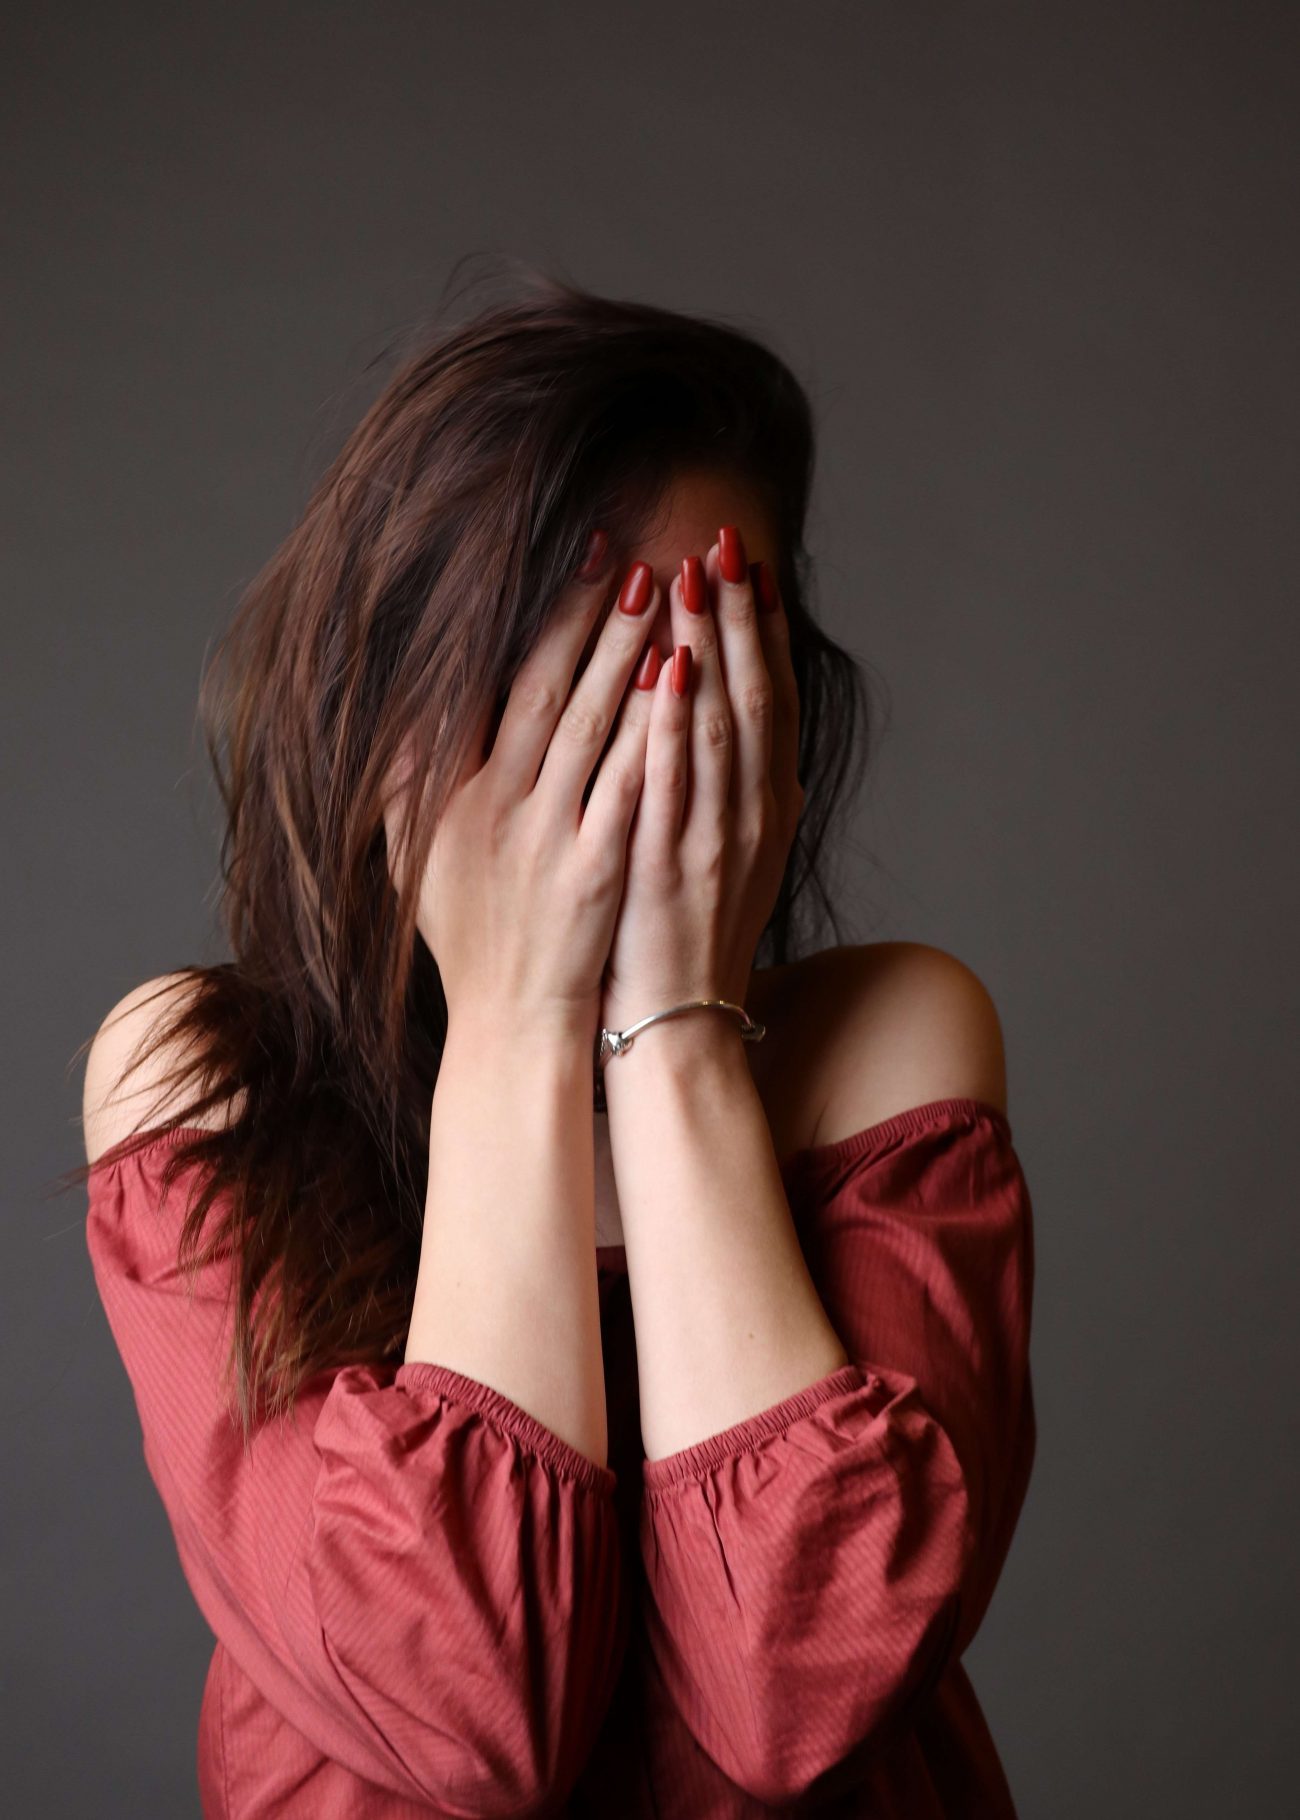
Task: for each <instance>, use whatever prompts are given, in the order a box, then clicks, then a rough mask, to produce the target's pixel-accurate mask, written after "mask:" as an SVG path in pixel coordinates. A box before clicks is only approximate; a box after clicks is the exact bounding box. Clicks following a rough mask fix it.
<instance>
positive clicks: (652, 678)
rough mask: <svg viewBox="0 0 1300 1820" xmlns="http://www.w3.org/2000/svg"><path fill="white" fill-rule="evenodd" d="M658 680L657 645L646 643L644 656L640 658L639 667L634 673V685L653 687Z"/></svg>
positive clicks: (643, 687) (641, 687) (644, 687)
mask: <svg viewBox="0 0 1300 1820" xmlns="http://www.w3.org/2000/svg"><path fill="white" fill-rule="evenodd" d="M658 680H659V647H658V645H654V644H651V645H647V646H646V648H645V656H644V657H643V658H642V659H641V667H640V669H639V670H638V671H637V673H636V686H637V688H638V689H653V688H654V686H655V684H656V683H657V682H658Z"/></svg>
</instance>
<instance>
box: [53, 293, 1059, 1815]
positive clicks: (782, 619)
mask: <svg viewBox="0 0 1300 1820" xmlns="http://www.w3.org/2000/svg"><path fill="white" fill-rule="evenodd" d="M811 470H812V430H811V420H810V414H809V410H808V405H807V401H806V399H805V397H804V394H803V393H802V391H801V390H800V388H799V386H798V384H797V383H796V381H795V380H794V378H793V377H792V375H791V374H790V372H789V370H788V369H787V368H786V367H785V366H784V365H783V364H782V363H781V362H780V361H779V360H778V359H777V358H775V356H774V355H773V354H771V353H770V352H769V351H767V350H766V349H764V348H763V347H761V346H760V345H759V344H758V343H757V342H756V341H754V340H753V339H752V338H750V337H748V336H746V335H743V334H741V333H738V332H737V331H735V330H734V329H732V328H729V327H726V326H723V325H720V324H717V323H711V322H706V321H700V320H696V319H692V318H688V317H685V316H681V315H677V314H674V313H671V312H668V311H664V310H659V309H654V308H649V307H645V306H639V305H632V304H626V303H619V302H612V301H609V300H605V299H600V298H597V297H592V296H589V295H586V294H584V293H582V292H579V291H577V290H575V289H573V288H571V287H568V286H564V285H559V284H552V283H550V282H542V283H538V284H536V285H534V286H533V287H532V289H531V290H530V291H528V292H526V293H525V294H524V295H523V296H521V297H520V298H518V299H517V300H515V301H513V302H509V303H507V304H504V305H499V306H497V307H494V308H491V309H488V310H485V311H484V312H483V313H481V314H480V315H478V316H476V317H474V318H473V319H472V320H469V321H468V322H466V323H462V324H461V325H460V326H459V327H457V328H454V329H452V330H449V331H447V332H446V333H444V334H443V335H442V337H441V338H440V339H439V340H437V341H436V342H434V343H433V344H432V345H430V346H428V347H426V348H424V349H422V350H420V351H419V352H418V353H417V354H416V355H415V356H414V357H413V358H411V359H409V360H408V361H407V363H406V364H405V365H404V367H403V369H402V370H401V371H400V372H399V373H398V374H397V376H396V377H395V378H394V379H393V380H392V381H391V383H390V384H389V385H388V386H387V388H386V389H385V390H384V392H383V395H382V396H381V397H380V398H379V399H378V401H377V402H376V403H375V404H374V406H373V407H372V409H371V410H370V411H369V413H368V414H367V415H366V417H365V418H364V420H363V422H362V423H361V424H360V426H359V427H358V428H357V430H356V431H355V432H354V434H353V435H352V436H351V438H350V439H349V440H348V442H347V444H346V446H345V447H344V448H343V450H342V452H341V453H340V454H339V456H338V457H337V459H336V460H335V462H334V463H333V465H332V467H331V468H330V470H329V472H328V473H327V475H326V476H325V479H324V480H323V482H322V483H321V485H320V486H319V488H318V489H317V491H316V493H315V495H314V497H313V498H312V500H311V501H310V503H309V505H308V507H307V510H306V513H305V515H304V517H303V519H302V522H301V523H300V524H299V526H298V527H297V529H296V530H295V531H294V533H293V534H292V536H291V537H290V538H289V539H288V541H287V542H286V543H285V544H284V546H283V548H282V549H281V550H280V551H279V552H278V554H277V555H276V556H275V558H274V559H273V560H272V562H271V563H270V564H269V566H268V567H267V569H266V570H265V572H264V573H263V574H262V575H261V576H259V577H258V578H257V580H256V582H255V583H254V584H253V586H252V587H251V589H250V590H249V592H248V595H247V597H246V599H245V601H244V603H243V605H242V607H241V610H240V613H239V614H238V615H237V617H236V621H235V624H234V626H233V627H232V629H231V633H230V635H229V637H228V639H227V641H226V644H225V646H224V647H223V650H222V652H221V653H220V656H221V660H222V661H221V662H220V663H219V664H217V665H214V668H213V671H212V672H211V673H210V675H209V677H208V678H207V679H205V683H204V696H203V704H202V705H203V710H204V713H205V716H206V718H207V722H208V726H209V739H210V743H211V749H212V751H213V756H214V762H215V763H216V765H217V769H218V775H219V777H220V779H221V787H222V792H223V798H224V801H225V805H226V810H227V815H228V825H227V829H226V836H225V841H224V844H223V877H224V882H225V893H226V897H225V902H226V924H227V929H228V933H229V938H230V944H231V948H232V953H233V958H232V960H231V961H230V962H228V963H226V964H224V965H220V966H211V967H193V968H189V969H186V970H184V971H183V972H178V973H173V974H167V975H163V976H160V978H159V979H157V980H154V981H151V982H149V983H148V985H146V986H145V987H142V988H140V989H138V990H137V991H136V992H133V993H131V994H129V995H128V996H127V998H125V999H124V1000H123V1001H122V1002H121V1004H120V1005H118V1006H117V1007H115V1009H114V1011H113V1013H111V1014H110V1016H109V1017H108V1018H107V1019H106V1020H105V1022H104V1024H103V1025H102V1027H101V1029H100V1030H99V1032H98V1034H97V1036H96V1037H95V1038H94V1040H93V1042H92V1044H91V1046H90V1052H89V1059H88V1063H87V1073H86V1090H85V1133H86V1148H87V1159H88V1161H87V1170H86V1174H87V1177H88V1181H89V1200H90V1214H89V1225H88V1242H89V1247H90V1252H91V1257H92V1260H93V1264H94V1269H95V1273H96V1280H97V1283H98V1286H99V1290H100V1293H101V1296H102V1298H103V1301H104V1305H105V1308H106V1312H107V1315H108V1319H109V1321H110V1323H111V1326H112V1330H113V1334H114V1337H115V1339H116V1341H117V1344H118V1346H119V1348H120V1351H121V1353H122V1356H123V1360H124V1362H125V1366H126V1369H127V1371H128V1373H129V1375H130V1378H131V1381H132V1384H133V1387H134V1390H135V1394H136V1400H137V1406H138V1409H139V1413H140V1418H141V1423H142V1428H143V1433H144V1440H145V1447H146V1458H147V1461H148V1464H149V1467H150V1471H151V1473H152V1475H153V1478H154V1481H155V1483H156V1485H157V1487H158V1490H159V1493H160V1495H161V1497H162V1499H163V1501H164V1504H165V1506H166V1509H167V1512H168V1515H169V1517H170V1519H171V1522H172V1525H173V1529H174V1532H175V1536H176V1541H177V1547H178V1551H179V1554H180V1559H181V1562H182V1565H183V1567H184V1570H185V1573H186V1576H187V1579H188V1581H189V1584H190V1586H191V1587H192V1589H193V1591H194V1594H195V1597H196V1600H197V1602H198V1604H199V1606H200V1608H201V1609H202V1611H203V1613H204V1615H205V1617H206V1618H207V1620H208V1622H209V1623H210V1625H211V1627H212V1629H213V1631H214V1633H215V1636H216V1648H215V1651H214V1653H213V1657H212V1665H211V1668H210V1671H209V1675H208V1680H207V1685H206V1688H205V1691H204V1698H203V1704H202V1711H201V1715H200V1736H199V1759H198V1770H199V1779H200V1785H201V1792H202V1798H203V1806H204V1812H205V1813H207V1814H216V1815H232V1816H241V1817H242V1816H253V1815H259V1814H269V1813H276V1814H289V1813H301V1814H303V1815H312V1816H316V1817H319V1816H329V1815H340V1816H341V1815H345V1814H346V1815H349V1816H356V1815H363V1814H365V1815H369V1814H374V1815H380V1814H382V1815H385V1816H390V1815H391V1816H397V1815H403V1816H404V1815H410V1816H415V1815H429V1814H455V1815H494V1814H495V1815H505V1814H511V1815H522V1814H531V1813H539V1814H540V1813H555V1814H569V1815H581V1814H609V1815H619V1816H622V1815H628V1816H633V1815H647V1816H648V1815H651V1814H671V1815H685V1816H695V1815H699V1816H708V1817H710V1820H712V1817H715V1816H716V1817H719V1820H720V1817H721V1816H732V1815H750V1814H759V1813H762V1812H764V1811H767V1809H768V1808H771V1807H776V1806H779V1805H781V1804H785V1803H789V1802H792V1801H794V1800H796V1799H798V1798H800V1797H806V1798H807V1803H808V1808H809V1810H810V1811H817V1812H824V1813H827V1814H835V1815H850V1814H852V1815H861V1814H882V1815H883V1814H890V1815H894V1814H905V1815H908V1816H909V1817H910V1820H924V1817H926V1816H931V1815H936V1816H937V1815H958V1814H960V1815H970V1814H973V1813H976V1812H978V1813H980V1814H982V1815H993V1814H999V1815H1002V1814H1010V1813H1012V1812H1013V1809H1012V1803H1011V1797H1010V1794H1009V1791H1008V1789H1007V1785H1006V1781H1005V1778H1004V1776H1003V1774H1002V1771H1001V1769H1000V1766H999V1762H998V1757H997V1753H996V1751H995V1749H994V1746H993V1743H992V1741H991V1739H990V1737H989V1734H988V1731H987V1729H986V1727H985V1725H984V1722H983V1719H982V1717H981V1714H980V1710H979V1706H978V1704H977V1701H976V1698H975V1695H974V1692H973V1690H972V1688H971V1685H970V1683H969V1681H968V1680H967V1678H966V1675H965V1673H964V1671H963V1669H962V1666H961V1662H960V1657H961V1655H962V1653H963V1651H964V1650H965V1648H966V1646H967V1644H968V1643H969V1642H970V1640H971V1638H972V1637H973V1635H974V1634H975V1631H976V1629H977V1627H978V1624H979V1622H980V1619H981V1618H982V1616H983V1613H984V1610H985V1608H986V1606H987V1604H988V1601H989V1598H990V1596H991V1594H992V1591H993V1587H994V1585H995V1583H996V1580H997V1577H998V1573H999V1571H1000V1568H1001V1565H1002V1561H1003V1559H1004V1557H1005V1554H1006V1551H1007V1548H1008V1545H1009V1543H1010V1539H1011V1534H1012V1531H1013V1529H1014V1526H1015V1523H1016V1519H1017V1516H1018V1513H1019V1510H1020V1506H1021V1503H1022V1501H1023V1497H1024V1493H1025V1488H1026V1484H1027V1481H1028V1476H1029V1471H1030V1466H1031V1463H1032V1458H1033V1451H1034V1415H1033V1403H1032V1393H1031V1385H1030V1377H1029V1369H1028V1338H1029V1320H1030V1301H1031V1291H1032V1234H1031V1210H1030V1202H1029V1196H1028V1191H1027V1188H1026V1185H1025V1181H1024V1177H1023V1174H1022V1171H1021V1168H1020V1165H1019V1162H1018V1159H1017V1157H1016V1154H1015V1151H1014V1149H1013V1147H1012V1143H1011V1131H1010V1126H1009V1124H1008V1122H1007V1111H1006V1097H1005V1080H1004V1066H1003V1056H1002V1045H1001V1038H1000V1031H999V1027H998V1019H997V1014H996V1011H995V1009H994V1007H993V1005H992V1003H991V1001H990V999H989V997H988V994H987V993H986V992H985V990H984V988H983V986H982V985H981V984H980V982H979V980H978V979H977V978H976V977H975V975H974V974H973V973H971V972H970V971H969V970H968V969H967V968H966V967H964V966H963V965H962V964H961V963H960V962H959V961H957V960H956V959H955V958H953V957H952V956H950V955H947V954H944V953H942V952H941V951H939V950H935V949H932V948H926V947H922V946H920V945H917V944H912V943H875V944H866V945H837V946H831V947H824V948H821V949H814V948H812V947H811V944H810V943H809V942H808V940H807V927H806V926H805V927H804V928H803V929H801V928H800V923H799V916H798V912H799V911H800V910H801V908H802V907H803V906H804V905H805V902H806V899H807V898H808V896H809V894H810V893H813V894H814V895H815V896H817V897H818V898H819V900H820V906H821V908H822V909H823V910H825V911H828V912H829V911H830V906H829V899H828V898H827V896H826V893H825V891H824V890H823V888H822V887H821V886H820V884H819V883H818V869H817V868H818V859H819V854H820V852H821V849H822V847H823V844H824V841H825V836H826V831H827V827H828V824H829V822H830V820H831V815H832V811H833V810H834V809H835V808H836V807H837V805H838V804H839V803H840V802H841V801H842V799H843V798H844V797H845V796H846V793H847V785H848V782H849V781H850V780H851V778H853V777H854V776H855V775H856V770H855V754H857V753H858V752H859V748H858V747H857V746H856V745H855V740H854V736H855V733H856V732H857V731H858V730H859V729H860V722H861V709H862V705H863V703H862V699H861V686H860V679H859V675H858V672H857V670H856V668H855V666H854V664H853V662H852V660H851V659H850V657H849V656H848V655H847V654H846V653H845V652H843V651H841V650H840V649H839V648H838V647H836V646H835V645H834V644H833V643H832V642H831V641H830V640H829V639H828V638H827V637H826V636H825V634H824V633H822V632H821V631H819V630H818V628H817V627H816V625H815V624H814V623H813V620H812V618H811V617H810V614H809V612H808V610H807V607H806V606H805V603H804V595H805V591H806V587H807V571H808V563H807V558H806V555H805V552H804V546H803V529H804V521H805V514H806V510H807V504H808V491H809V482H810V476H811ZM216 678H220V680H219V681H217V680H215V679H216ZM417 785H418V787H417ZM830 915H831V920H832V924H833V923H834V915H833V912H830ZM806 922H807V919H805V924H806ZM797 947H802V948H803V949H804V952H802V953H798V952H796V951H795V950H796V948H797ZM760 963H761V964H760ZM698 1001H705V1002H704V1003H702V1004H701V1003H699V1002H698ZM665 1013H668V1014H670V1015H664V1014H665ZM645 1020H648V1021H645ZM629 1030H630V1031H631V1034H630V1036H625V1035H624V1034H623V1033H626V1032H629ZM602 1033H605V1034H602ZM601 1089H603V1092H602V1091H600V1090H601ZM593 1094H594V1095H595V1110H593ZM209 1216H210V1217H209ZM209 1227H210V1230H207V1229H208V1228H209ZM203 1236H205V1237H206V1243H205V1244H204V1245H203V1246H202V1248H200V1245H199V1240H200V1237H203Z"/></svg>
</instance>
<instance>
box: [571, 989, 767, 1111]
mask: <svg viewBox="0 0 1300 1820" xmlns="http://www.w3.org/2000/svg"><path fill="white" fill-rule="evenodd" d="M686 1011H730V1012H732V1013H734V1015H735V1016H736V1017H738V1018H739V1019H740V1037H741V1041H742V1042H745V1043H761V1042H762V1040H763V1038H764V1037H765V1036H766V1035H767V1025H766V1024H758V1023H755V1021H754V1019H753V1018H752V1017H750V1015H749V1013H748V1012H747V1011H746V1010H745V1007H744V1006H743V1005H733V1004H730V1003H729V1002H728V1000H726V999H725V998H692V999H687V1000H686V1002H685V1003H684V1004H681V1005H670V1006H669V1007H668V1009H667V1010H666V1011H652V1012H651V1013H650V1015H649V1017H642V1018H638V1019H637V1021H636V1023H635V1024H629V1025H628V1027H627V1029H626V1030H604V1029H602V1030H601V1033H600V1042H599V1044H598V1045H597V1048H596V1079H595V1089H596V1090H595V1106H596V1111H597V1112H603V1111H604V1110H605V1067H606V1065H607V1063H608V1061H609V1059H610V1057H612V1056H615V1055H626V1054H627V1051H628V1050H629V1049H630V1048H631V1047H632V1044H633V1043H634V1042H635V1040H636V1037H637V1033H638V1031H641V1030H644V1029H645V1028H646V1026H647V1025H648V1024H657V1023H658V1022H659V1021H660V1019H661V1018H665V1017H681V1015H682V1014H683V1012H686Z"/></svg>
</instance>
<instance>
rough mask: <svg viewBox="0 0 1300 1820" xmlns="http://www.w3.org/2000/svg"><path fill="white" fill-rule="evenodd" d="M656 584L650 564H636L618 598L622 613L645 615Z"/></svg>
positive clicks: (633, 565)
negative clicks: (653, 586) (654, 583)
mask: <svg viewBox="0 0 1300 1820" xmlns="http://www.w3.org/2000/svg"><path fill="white" fill-rule="evenodd" d="M653 582H654V571H653V570H652V569H651V567H650V564H649V563H648V562H634V563H633V564H632V567H631V568H630V569H629V570H628V572H627V580H626V581H625V582H624V583H623V588H622V592H621V593H620V594H619V597H618V610H619V612H620V613H644V612H645V610H646V608H647V607H648V606H649V605H650V594H651V589H652V584H653Z"/></svg>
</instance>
